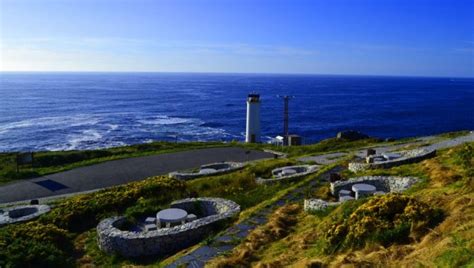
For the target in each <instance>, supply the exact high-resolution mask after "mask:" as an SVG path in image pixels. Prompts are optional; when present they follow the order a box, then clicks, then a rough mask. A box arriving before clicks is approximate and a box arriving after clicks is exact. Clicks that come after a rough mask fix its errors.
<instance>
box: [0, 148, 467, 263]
mask: <svg viewBox="0 0 474 268" xmlns="http://www.w3.org/2000/svg"><path fill="white" fill-rule="evenodd" d="M374 142H375V141H374V140H370V139H368V140H362V141H357V142H350V141H343V140H342V141H341V140H335V139H330V140H326V141H323V142H321V143H320V144H315V145H310V146H303V147H299V148H296V147H294V149H291V148H284V149H283V150H284V151H285V152H287V153H289V154H290V157H289V158H288V159H270V160H264V161H257V162H254V163H252V164H251V165H248V166H246V167H245V168H244V169H241V170H239V171H235V172H233V173H229V174H224V175H218V176H210V177H204V178H200V179H196V180H191V181H179V180H175V179H170V178H168V177H167V176H158V177H152V178H148V179H145V180H142V181H138V182H132V183H129V184H125V185H121V186H117V187H112V188H109V189H105V190H101V191H98V192H94V193H89V194H81V195H76V196H72V197H68V198H64V199H58V200H56V201H54V202H53V203H52V205H53V208H52V210H51V212H50V213H47V214H44V215H42V216H40V217H39V218H37V219H34V220H32V221H30V222H28V223H19V224H13V225H9V226H4V227H0V267H94V266H100V267H103V266H105V267H111V266H118V267H120V266H142V265H143V266H147V265H149V266H155V267H160V266H162V265H163V263H170V262H171V261H172V260H174V259H176V258H177V256H180V254H184V253H183V252H180V253H177V254H176V255H173V256H154V257H147V258H138V259H124V258H122V257H120V256H115V255H107V254H105V253H103V252H102V251H101V250H100V249H99V248H98V246H97V241H96V238H97V236H96V230H95V227H96V225H97V223H98V222H99V221H100V220H102V219H104V218H106V217H110V216H113V215H125V216H126V217H127V218H128V219H129V220H130V221H131V222H133V221H136V220H137V219H139V218H141V217H143V216H147V215H152V214H154V213H156V211H158V210H160V209H163V208H166V207H168V206H169V204H170V203H171V202H172V201H173V200H177V199H181V198H186V197H199V196H201V197H205V196H210V197H222V198H227V199H230V200H233V201H235V202H237V203H238V204H239V205H240V206H241V208H242V212H241V214H240V217H239V219H238V220H237V221H238V222H240V221H242V220H243V219H245V218H246V217H249V215H252V213H254V212H256V211H258V210H260V209H262V208H264V207H265V206H267V205H268V204H269V202H270V201H272V202H273V201H275V200H277V199H278V198H280V197H281V196H284V194H286V193H287V192H288V191H290V190H292V189H295V188H296V187H303V188H304V189H303V190H304V194H305V195H307V196H326V197H327V196H329V193H328V184H327V183H325V182H322V181H320V180H319V179H318V178H319V175H320V174H322V172H324V171H326V170H328V168H330V167H325V168H323V169H322V170H321V171H320V172H318V173H317V174H313V175H309V176H307V177H304V178H301V179H300V180H296V181H292V182H284V183H278V184H274V185H268V186H266V185H259V184H257V183H256V181H255V178H256V177H259V176H268V175H269V174H270V172H271V170H272V169H274V168H277V167H281V166H285V165H291V164H299V162H298V160H297V156H299V155H307V154H309V153H322V152H324V151H335V150H349V149H351V148H360V147H361V146H362V147H363V146H367V145H373V144H374ZM170 146H171V145H170ZM183 146H184V145H183ZM193 146H197V147H199V146H207V145H200V144H196V145H192V146H191V145H189V147H188V148H190V147H191V148H194V147H193ZM209 146H221V145H220V144H209ZM238 146H246V145H238ZM197 147H196V148H197ZM246 147H247V148H259V147H258V146H257V147H256V146H253V145H252V146H246ZM261 147H267V145H261ZM147 148H149V147H147ZM165 148H167V147H163V148H162V149H163V151H161V152H164V151H166V150H168V149H169V150H174V149H183V148H184V147H183V148H177V147H176V148H168V149H165ZM473 148H474V144H473V143H471V144H465V145H462V146H458V147H455V148H452V149H448V150H443V151H440V152H438V154H437V156H436V157H435V158H432V159H429V160H425V161H423V162H420V163H417V164H410V165H405V166H400V167H395V168H391V169H387V170H370V171H367V172H365V173H362V174H365V175H373V174H377V175H394V174H395V175H403V176H417V177H420V178H421V182H419V183H418V184H416V185H415V186H414V187H412V188H411V189H410V190H409V191H407V192H405V193H403V194H389V195H384V196H378V197H370V198H365V199H361V200H356V201H349V202H346V203H344V204H342V205H340V206H338V207H333V208H330V209H327V210H326V211H322V212H318V213H305V212H304V211H303V210H302V202H301V201H298V202H289V203H286V204H284V205H281V206H280V207H279V208H277V209H276V210H275V211H273V212H271V213H270V215H269V217H268V221H267V222H266V223H265V224H262V225H260V226H258V227H257V228H256V229H254V230H253V231H252V232H251V233H250V234H249V235H248V236H247V237H246V238H245V239H243V240H242V241H240V240H239V241H238V243H240V244H239V245H238V246H237V247H236V248H234V250H232V251H231V252H229V253H228V254H226V255H224V256H220V257H218V258H216V259H214V260H213V261H212V262H211V263H209V264H208V265H209V266H211V267H249V266H257V267H281V266H294V267H302V266H303V267H304V266H308V267H320V266H330V267H340V266H343V265H349V266H357V267H359V266H379V267H400V266H410V267H411V266H422V267H423V266H426V267H434V266H440V267H456V266H466V267H470V266H472V265H474V243H473V241H474V231H473V230H474V229H473V227H474V220H473V218H474V208H473V205H474V203H473V201H474V194H473V193H474V192H473V187H474V180H473V176H474V169H473V166H474V162H473V161H474V149H473ZM111 150H112V149H111ZM117 150H119V149H117ZM134 150H135V149H134ZM144 150H145V152H141V151H140V152H139V153H137V154H142V153H148V152H152V151H153V150H155V151H154V152H156V151H157V150H158V151H159V149H157V147H156V148H155V149H153V150H151V151H146V148H145V149H144ZM70 153H71V154H74V152H70ZM132 153H133V152H132ZM54 154H55V153H51V155H54ZM57 154H59V155H62V156H61V157H66V156H65V155H67V154H68V153H66V152H61V153H57ZM63 154H64V155H63ZM86 154H87V153H86ZM51 157H52V156H51ZM66 158H67V157H66ZM91 159H92V160H91ZM94 159H95V160H94ZM98 159H100V158H90V159H89V160H90V161H99V160H98ZM89 160H86V161H89ZM45 161H46V160H45ZM51 161H52V162H51V163H53V162H54V161H53V160H51ZM58 161H59V162H55V163H64V162H63V161H66V160H64V159H63V160H58ZM100 161H101V160H100ZM344 161H347V158H346V159H344V158H343V159H341V160H340V162H338V163H335V164H334V166H335V165H342V164H344V163H345V162H344ZM66 162H67V161H66ZM78 163H84V162H74V161H72V162H71V165H76V164H78ZM332 167H333V166H332ZM342 174H343V175H344V176H346V177H351V176H354V174H353V173H351V172H348V171H343V172H342ZM357 175H359V174H357ZM309 182H315V183H314V184H309ZM227 224H228V225H227V226H229V224H230V225H231V224H235V223H232V222H230V223H227ZM225 227H226V226H221V227H219V228H217V229H215V230H214V232H211V233H209V237H208V239H206V240H204V241H202V243H201V245H204V244H206V243H211V242H212V240H213V237H214V235H216V234H217V233H218V232H220V231H222V230H223V229H222V228H225Z"/></svg>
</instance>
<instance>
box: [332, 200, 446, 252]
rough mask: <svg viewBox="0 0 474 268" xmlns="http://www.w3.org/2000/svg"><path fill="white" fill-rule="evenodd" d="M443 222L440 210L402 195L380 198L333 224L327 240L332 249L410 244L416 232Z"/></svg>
mask: <svg viewBox="0 0 474 268" xmlns="http://www.w3.org/2000/svg"><path fill="white" fill-rule="evenodd" d="M441 219H442V213H441V211H440V210H437V209H433V208H431V207H430V206H428V205H427V204H425V203H422V202H420V201H418V200H416V199H415V198H413V197H409V196H406V195H401V194H388V195H383V196H377V197H374V198H372V199H370V200H369V201H367V202H365V203H364V204H362V205H361V206H359V207H358V208H357V209H355V210H354V211H353V212H352V213H351V214H350V216H349V217H348V218H346V219H344V220H342V221H340V222H338V223H336V224H334V225H332V226H331V227H330V228H329V230H328V231H327V233H326V235H325V237H326V241H327V242H328V245H329V249H331V250H336V249H337V248H339V247H361V246H363V245H364V244H365V243H366V242H368V241H372V242H377V243H380V244H382V245H388V244H391V243H397V242H398V243H401V242H406V241H408V240H409V239H410V238H409V236H410V234H412V233H414V232H418V233H426V231H427V230H428V228H430V227H432V226H433V225H436V224H437V223H439V221H440V220H441Z"/></svg>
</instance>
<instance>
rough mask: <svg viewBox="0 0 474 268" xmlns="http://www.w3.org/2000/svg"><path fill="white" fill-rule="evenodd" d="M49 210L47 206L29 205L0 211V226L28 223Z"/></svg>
mask: <svg viewBox="0 0 474 268" xmlns="http://www.w3.org/2000/svg"><path fill="white" fill-rule="evenodd" d="M50 210H51V208H50V207H49V206H48V205H29V206H19V207H12V208H5V209H2V212H1V213H0V226H2V225H6V224H10V223H16V222H22V221H28V220H31V219H33V218H36V217H38V216H39V215H41V214H44V213H46V212H49V211H50Z"/></svg>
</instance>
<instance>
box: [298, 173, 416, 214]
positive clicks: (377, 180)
mask: <svg viewBox="0 0 474 268" xmlns="http://www.w3.org/2000/svg"><path fill="white" fill-rule="evenodd" d="M417 182H418V179H417V178H415V177H397V176H390V177H386V176H364V177H358V178H352V179H349V180H347V181H336V182H332V183H330V187H331V194H332V195H334V196H339V191H341V190H348V191H352V185H354V184H357V183H366V184H370V185H373V186H375V187H376V188H377V191H383V192H387V193H388V192H392V193H394V192H395V193H398V192H402V191H405V190H407V189H408V188H410V187H411V186H413V184H415V183H417ZM341 203H342V202H328V201H324V200H322V199H313V198H311V199H305V200H304V210H305V211H318V210H324V209H326V208H328V207H329V206H336V205H339V204H341Z"/></svg>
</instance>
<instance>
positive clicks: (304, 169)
mask: <svg viewBox="0 0 474 268" xmlns="http://www.w3.org/2000/svg"><path fill="white" fill-rule="evenodd" d="M284 169H294V170H295V171H296V172H297V173H295V174H291V175H287V176H279V177H276V178H268V179H266V178H257V179H256V180H257V183H258V184H272V183H277V182H282V181H289V180H292V179H295V178H300V177H304V176H306V175H308V174H311V173H314V172H316V171H318V170H319V166H318V165H300V166H286V167H281V168H276V169H274V170H272V174H273V175H275V174H279V173H280V172H281V171H283V170H284Z"/></svg>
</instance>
